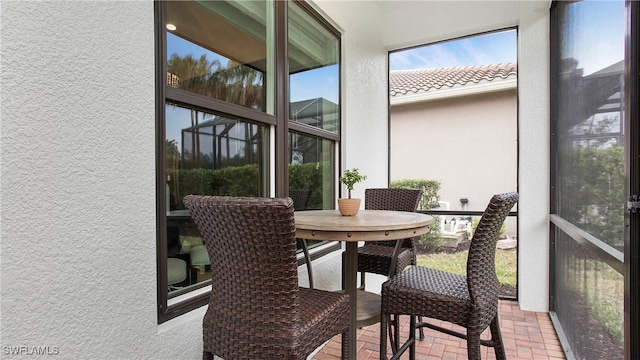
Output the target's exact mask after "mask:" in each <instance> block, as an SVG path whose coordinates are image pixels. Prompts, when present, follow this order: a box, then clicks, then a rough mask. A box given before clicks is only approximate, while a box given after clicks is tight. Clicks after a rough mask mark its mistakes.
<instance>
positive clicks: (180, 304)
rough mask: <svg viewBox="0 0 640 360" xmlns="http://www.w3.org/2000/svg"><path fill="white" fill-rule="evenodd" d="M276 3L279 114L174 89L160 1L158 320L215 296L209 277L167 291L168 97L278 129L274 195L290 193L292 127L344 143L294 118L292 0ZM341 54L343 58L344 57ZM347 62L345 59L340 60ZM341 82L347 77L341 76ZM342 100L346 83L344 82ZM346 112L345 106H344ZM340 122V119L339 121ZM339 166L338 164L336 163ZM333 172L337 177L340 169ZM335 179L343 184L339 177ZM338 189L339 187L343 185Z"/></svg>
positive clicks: (321, 251) (331, 247) (328, 248)
mask: <svg viewBox="0 0 640 360" xmlns="http://www.w3.org/2000/svg"><path fill="white" fill-rule="evenodd" d="M292 2H293V3H295V4H297V5H299V6H300V7H301V8H302V9H303V10H304V11H306V12H307V13H308V14H310V15H311V17H312V18H313V19H314V20H316V21H318V23H319V24H320V25H322V26H323V27H325V28H326V29H327V30H329V31H330V33H332V34H333V35H334V36H336V39H337V40H338V46H339V48H340V49H341V46H342V44H341V36H342V34H340V33H339V32H338V31H337V30H336V29H335V28H334V27H333V26H332V25H331V24H330V23H329V22H327V21H326V20H325V19H323V18H322V16H320V14H319V13H317V11H315V10H314V9H313V8H312V7H311V6H310V5H309V4H307V3H306V2H304V1H298V0H294V1H292ZM269 4H270V5H271V6H274V9H273V10H274V19H273V20H274V27H275V29H274V35H275V42H274V43H275V44H274V51H275V59H274V61H275V68H274V69H273V71H274V79H275V81H274V82H275V84H274V92H275V95H274V97H275V100H274V101H275V104H274V114H273V115H270V114H268V113H267V112H262V111H260V110H254V109H251V108H248V107H244V106H242V105H236V104H232V103H229V102H225V101H223V100H218V99H214V98H208V97H205V96H202V95H198V94H195V93H191V92H189V91H186V90H181V89H175V88H171V87H169V86H167V85H166V73H167V58H166V51H167V40H166V31H167V30H166V29H165V24H166V18H167V9H166V5H165V3H164V2H163V1H155V2H154V15H155V28H154V32H155V33H154V36H155V46H156V48H155V59H154V60H155V64H156V66H155V82H156V85H155V98H156V119H155V121H156V183H155V186H156V241H157V256H156V268H157V276H158V277H157V290H156V292H157V307H158V323H163V322H166V321H168V320H170V319H172V318H175V317H177V316H180V315H182V314H185V313H187V312H189V311H191V310H194V309H196V308H198V307H201V306H203V305H206V304H207V303H208V301H209V291H208V290H207V287H208V286H210V285H209V284H207V283H206V282H203V283H202V284H201V285H200V286H198V287H196V288H195V289H193V288H190V290H189V291H176V292H174V293H172V294H171V295H170V294H169V293H168V291H167V266H166V259H167V256H168V249H167V216H166V211H167V209H166V202H165V179H166V169H165V158H166V154H165V150H164V149H165V146H164V143H165V137H166V134H165V133H166V129H165V127H166V126H165V118H166V111H165V106H166V103H167V101H171V102H173V103H177V104H180V105H184V106H186V107H187V108H196V109H199V110H203V111H208V112H214V113H220V114H223V115H228V116H230V117H233V118H238V119H241V120H242V121H247V122H251V123H256V124H261V125H264V126H266V127H268V128H269V131H270V132H272V134H271V137H272V138H273V139H275V141H274V142H273V143H271V144H270V145H269V152H270V153H271V152H273V154H270V155H269V154H267V156H268V157H270V158H271V159H272V160H271V161H270V162H269V164H268V165H267V172H268V173H269V176H270V178H271V181H273V182H274V183H273V184H270V185H267V189H266V191H267V192H268V194H267V195H268V196H276V197H284V196H288V191H289V174H288V166H289V144H288V139H289V132H290V131H295V132H297V133H301V134H305V135H309V136H315V137H319V138H322V139H325V140H328V141H331V142H332V143H333V144H334V146H335V148H336V149H339V148H340V140H341V138H340V134H335V133H331V132H329V131H326V130H322V129H317V128H314V127H312V126H307V125H304V124H299V123H295V122H293V121H291V119H289V96H288V94H289V88H288V87H289V85H288V81H289V78H288V77H289V68H288V67H289V62H288V35H287V27H288V2H287V1H273V2H271V3H269ZM341 60H342V59H341V58H339V61H340V62H341ZM340 65H342V64H340ZM340 81H341V80H340ZM338 88H339V94H338V97H339V99H341V96H342V94H341V92H340V88H341V86H340V83H339V85H338ZM338 111H340V108H339V109H338ZM339 124H340V122H339V123H338V125H339ZM339 159H340V156H339V151H336V152H335V154H334V159H333V164H334V165H336V164H339V161H340V160H339ZM334 167H336V168H337V166H334ZM332 176H333V177H334V178H335V177H336V174H335V173H333V174H332ZM335 183H336V184H337V178H336V181H335ZM334 191H338V190H337V187H336V189H335V190H334ZM340 248H341V246H340V244H339V243H337V242H336V243H327V244H325V245H322V246H318V247H317V248H314V249H312V250H311V254H310V255H311V259H312V260H313V259H317V258H319V257H322V256H324V255H327V254H329V253H331V252H333V251H336V250H339V249H340ZM303 263H304V258H303V256H302V254H301V253H300V255H299V260H298V264H299V265H301V264H303Z"/></svg>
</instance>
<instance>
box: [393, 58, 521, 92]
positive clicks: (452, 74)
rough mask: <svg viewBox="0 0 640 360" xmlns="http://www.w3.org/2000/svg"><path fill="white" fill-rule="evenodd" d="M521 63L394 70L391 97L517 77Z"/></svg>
mask: <svg viewBox="0 0 640 360" xmlns="http://www.w3.org/2000/svg"><path fill="white" fill-rule="evenodd" d="M517 73H518V65H516V64H511V63H509V64H498V65H478V66H465V67H448V68H432V69H418V70H396V71H391V72H390V76H389V93H390V95H391V96H392V97H394V96H403V95H409V94H418V93H424V92H427V91H430V90H440V89H445V88H455V87H460V86H465V85H468V84H479V83H482V82H488V81H500V80H506V79H509V78H516V77H517Z"/></svg>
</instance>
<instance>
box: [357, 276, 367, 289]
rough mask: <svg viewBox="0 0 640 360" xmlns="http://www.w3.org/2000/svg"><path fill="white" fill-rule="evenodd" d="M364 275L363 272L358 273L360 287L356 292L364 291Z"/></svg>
mask: <svg viewBox="0 0 640 360" xmlns="http://www.w3.org/2000/svg"><path fill="white" fill-rule="evenodd" d="M364 274H365V272H364V271H362V272H360V286H359V287H358V290H364Z"/></svg>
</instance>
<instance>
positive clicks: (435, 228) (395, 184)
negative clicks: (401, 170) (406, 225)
mask: <svg viewBox="0 0 640 360" xmlns="http://www.w3.org/2000/svg"><path fill="white" fill-rule="evenodd" d="M391 187H392V188H408V189H420V190H422V198H421V199H420V202H419V203H418V210H428V209H434V208H437V207H439V206H440V204H439V203H438V201H440V194H439V192H440V181H438V180H433V179H402V180H394V181H392V182H391ZM441 234H442V232H441V229H440V216H438V215H434V216H433V224H431V226H429V232H428V233H426V234H424V235H422V236H420V240H418V242H419V243H420V245H422V246H423V248H424V249H425V250H427V251H431V250H435V249H437V248H438V247H440V246H442V245H443V244H444V239H443V238H442V236H441Z"/></svg>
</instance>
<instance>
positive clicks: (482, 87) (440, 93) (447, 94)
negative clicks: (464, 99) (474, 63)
mask: <svg viewBox="0 0 640 360" xmlns="http://www.w3.org/2000/svg"><path fill="white" fill-rule="evenodd" d="M517 86H518V80H517V79H507V80H502V81H497V82H487V83H483V84H476V85H472V86H469V85H467V86H461V87H457V88H453V89H445V90H436V91H428V92H423V93H419V94H412V95H404V96H401V97H399V98H395V97H392V98H391V100H390V103H391V106H393V105H403V104H411V103H416V102H421V101H432V100H440V99H446V98H451V97H458V96H468V95H475V94H480V93H488V92H493V91H500V90H508V89H514V88H516V87H517Z"/></svg>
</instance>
